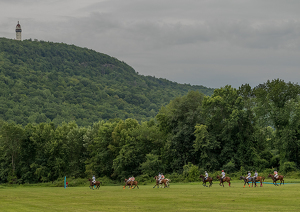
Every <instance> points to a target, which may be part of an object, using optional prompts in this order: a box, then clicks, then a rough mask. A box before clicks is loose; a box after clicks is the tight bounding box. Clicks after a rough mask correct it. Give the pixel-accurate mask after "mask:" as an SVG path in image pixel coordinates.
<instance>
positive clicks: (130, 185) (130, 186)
mask: <svg viewBox="0 0 300 212" xmlns="http://www.w3.org/2000/svg"><path fill="white" fill-rule="evenodd" d="M124 182H125V185H124V186H123V188H124V189H125V187H126V186H128V188H130V189H131V188H132V187H133V186H134V187H133V188H132V189H134V188H135V187H137V188H138V189H140V188H139V186H138V181H128V179H125V180H124Z"/></svg>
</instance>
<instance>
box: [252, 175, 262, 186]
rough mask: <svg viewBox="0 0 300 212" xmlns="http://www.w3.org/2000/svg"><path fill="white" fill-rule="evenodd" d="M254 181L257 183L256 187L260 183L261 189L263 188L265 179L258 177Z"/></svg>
mask: <svg viewBox="0 0 300 212" xmlns="http://www.w3.org/2000/svg"><path fill="white" fill-rule="evenodd" d="M254 181H255V187H256V186H257V185H256V182H260V187H263V185H262V182H263V181H265V177H261V176H257V177H255V178H254ZM252 187H253V181H252Z"/></svg>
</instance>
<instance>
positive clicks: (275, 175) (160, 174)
mask: <svg viewBox="0 0 300 212" xmlns="http://www.w3.org/2000/svg"><path fill="white" fill-rule="evenodd" d="M225 177H226V173H225V171H224V170H222V173H221V177H220V181H222V180H223V179H224V178H225ZM257 177H258V172H257V171H255V173H254V176H253V178H254V180H256V178H257ZM163 179H165V176H164V175H163V173H160V172H159V173H158V181H159V183H161V181H162V180H163ZM207 179H208V173H207V171H205V177H204V178H203V182H205V181H206V180H207ZM246 179H247V181H249V179H251V172H250V171H248V175H247V177H246ZM274 179H276V180H277V179H278V172H277V171H276V170H275V171H274ZM134 181H135V178H134V177H133V176H131V177H129V178H128V179H127V183H129V182H134ZM92 182H93V183H94V184H95V183H96V177H95V175H93V177H92Z"/></svg>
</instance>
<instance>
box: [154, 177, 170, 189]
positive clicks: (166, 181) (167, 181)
mask: <svg viewBox="0 0 300 212" xmlns="http://www.w3.org/2000/svg"><path fill="white" fill-rule="evenodd" d="M154 179H155V180H156V184H155V185H154V187H153V188H155V186H157V188H159V185H162V184H164V188H168V187H169V181H170V180H169V179H161V180H160V181H159V180H158V176H155V177H154Z"/></svg>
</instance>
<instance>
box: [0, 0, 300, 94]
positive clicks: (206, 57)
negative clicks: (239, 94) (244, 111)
mask: <svg viewBox="0 0 300 212" xmlns="http://www.w3.org/2000/svg"><path fill="white" fill-rule="evenodd" d="M299 11H300V1H299V0H285V1H283V0H147V1H146V0H80V1H79V0H0V37H6V38H11V39H14V38H15V27H16V24H17V22H18V21H20V24H21V27H22V30H23V31H22V39H29V38H32V39H38V40H44V41H52V42H59V43H60V42H62V43H67V44H74V45H76V46H79V47H87V48H89V49H93V50H96V51H97V52H101V53H105V54H108V55H110V56H113V57H116V58H117V59H119V60H121V61H124V62H126V63H127V64H128V65H130V66H132V67H133V68H134V69H135V70H136V71H137V72H139V74H142V75H151V76H155V77H157V78H166V79H168V80H171V81H175V82H179V83H189V84H192V85H204V86H206V87H210V88H220V87H223V86H225V85H232V86H233V87H236V88H238V87H239V86H241V85H242V84H245V83H249V84H250V85H251V86H252V87H255V86H257V85H258V84H260V83H264V82H266V81H267V80H268V79H269V80H272V79H277V78H280V79H283V80H284V81H286V82H289V81H291V82H293V83H298V82H299V81H300V69H299V68H300V12H299Z"/></svg>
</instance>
